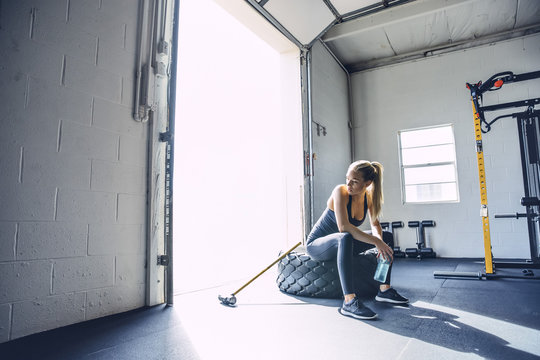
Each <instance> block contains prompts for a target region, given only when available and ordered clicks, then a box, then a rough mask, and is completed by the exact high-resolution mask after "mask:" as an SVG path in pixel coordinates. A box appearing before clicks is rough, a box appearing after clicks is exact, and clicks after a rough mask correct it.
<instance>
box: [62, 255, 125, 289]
mask: <svg viewBox="0 0 540 360" xmlns="http://www.w3.org/2000/svg"><path fill="white" fill-rule="evenodd" d="M114 263H115V258H114V256H108V255H103V256H86V257H80V258H79V257H76V258H69V259H56V260H53V265H54V271H53V284H52V293H53V294H62V293H68V292H74V291H80V290H87V289H98V288H103V287H107V286H112V285H113V284H114V269H115V264H114Z"/></svg>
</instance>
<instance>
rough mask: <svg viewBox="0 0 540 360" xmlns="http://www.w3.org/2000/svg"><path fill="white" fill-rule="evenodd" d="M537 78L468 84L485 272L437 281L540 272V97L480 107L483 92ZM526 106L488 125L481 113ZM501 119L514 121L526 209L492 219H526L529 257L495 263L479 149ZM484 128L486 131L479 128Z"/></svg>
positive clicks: (506, 75)
mask: <svg viewBox="0 0 540 360" xmlns="http://www.w3.org/2000/svg"><path fill="white" fill-rule="evenodd" d="M537 78H540V71H534V72H529V73H525V74H520V75H514V74H513V73H512V72H511V71H505V72H502V73H497V74H495V75H493V76H492V77H490V78H489V79H488V80H487V81H486V82H485V83H482V82H481V81H480V82H479V83H477V84H469V83H467V88H468V89H469V90H470V91H471V102H472V108H473V113H474V130H475V137H476V154H477V160H478V176H479V180H480V198H481V216H482V227H483V238H484V252H485V257H484V265H485V269H484V272H480V271H479V272H448V271H435V272H434V273H433V275H434V276H435V277H436V278H457V279H479V280H481V279H496V278H523V279H537V280H538V279H540V276H535V275H534V273H533V271H532V270H531V269H540V248H539V245H540V244H539V241H540V154H539V152H540V150H539V148H540V145H539V139H540V120H539V116H540V110H535V109H534V106H535V105H540V98H533V99H528V100H522V101H514V102H509V103H504V104H497V105H491V106H482V105H483V104H482V94H483V93H484V92H486V91H495V90H500V89H501V87H502V86H503V85H504V84H508V83H513V82H519V81H526V80H532V79H537ZM525 106H526V107H527V110H526V111H524V112H519V113H512V114H507V115H502V116H498V117H496V118H495V119H493V120H492V121H490V122H487V121H486V119H485V117H484V113H485V112H488V111H495V110H501V109H507V108H514V107H525ZM504 117H513V118H516V120H517V127H518V132H519V145H520V151H521V166H522V172H523V185H524V191H525V196H524V197H523V198H521V205H523V206H525V208H526V213H516V214H511V215H510V214H502V215H495V218H516V219H517V218H523V217H526V218H527V223H528V233H529V244H530V252H531V258H530V259H527V260H522V261H508V260H507V261H494V260H493V254H492V251H491V238H490V232H489V217H488V206H487V184H486V173H485V168H484V153H483V146H482V133H488V132H489V131H490V130H491V125H493V123H495V122H496V121H497V120H499V119H501V118H504ZM482 126H484V127H485V129H484V128H483V127H482ZM497 268H522V269H523V270H522V272H521V274H510V275H507V274H496V269H497Z"/></svg>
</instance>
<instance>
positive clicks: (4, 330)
mask: <svg viewBox="0 0 540 360" xmlns="http://www.w3.org/2000/svg"><path fill="white" fill-rule="evenodd" d="M9 324H11V304H3V305H0V343H2V342H6V341H8V340H9V331H10V326H9Z"/></svg>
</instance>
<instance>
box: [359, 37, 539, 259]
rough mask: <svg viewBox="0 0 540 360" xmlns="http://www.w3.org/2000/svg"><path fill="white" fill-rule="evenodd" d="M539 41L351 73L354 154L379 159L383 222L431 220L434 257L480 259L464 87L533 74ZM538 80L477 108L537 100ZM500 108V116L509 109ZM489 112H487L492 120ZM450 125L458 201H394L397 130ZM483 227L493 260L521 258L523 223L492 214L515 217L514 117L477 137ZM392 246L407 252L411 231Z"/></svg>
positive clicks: (491, 96) (518, 187) (518, 181)
mask: <svg viewBox="0 0 540 360" xmlns="http://www.w3.org/2000/svg"><path fill="white" fill-rule="evenodd" d="M539 45H540V36H539V35H532V36H528V37H525V38H520V39H514V40H510V41H506V42H502V43H497V44H494V45H493V44H492V45H489V46H484V47H478V48H473V49H469V50H466V51H460V52H454V53H450V54H446V55H442V56H437V57H433V58H429V59H425V60H421V61H413V62H408V63H404V64H397V65H394V66H388V67H384V68H380V69H375V70H371V71H365V72H361V73H357V74H355V75H354V76H353V93H354V101H355V103H354V105H355V106H354V111H355V116H356V124H357V126H356V128H355V134H356V145H357V150H356V156H357V157H359V158H368V159H380V161H381V162H382V163H383V165H384V166H385V178H384V191H385V204H384V208H383V220H384V221H398V220H401V221H403V222H405V224H407V222H408V221H411V220H427V219H430V220H435V221H436V223H437V225H436V227H435V228H432V229H429V230H426V232H429V233H430V236H429V239H428V246H431V247H433V248H434V250H435V251H436V252H437V253H438V255H440V256H446V257H483V256H484V244H483V238H482V223H481V218H480V215H479V214H480V194H479V185H478V170H477V161H476V150H475V142H474V124H473V116H472V109H471V104H470V92H469V91H468V90H467V89H466V88H465V83H466V82H474V83H475V82H478V81H485V80H487V79H488V78H489V77H490V76H492V75H494V74H495V73H498V72H502V71H513V72H514V73H515V74H520V73H525V72H529V71H537V70H538V64H539V63H538V59H540V54H539V53H540V46H539ZM539 83H540V81H539V80H532V81H528V82H523V83H514V84H507V85H505V86H504V87H503V89H502V90H500V91H496V92H492V93H486V96H485V97H484V104H486V105H487V104H490V105H491V104H496V103H502V102H509V101H514V100H519V99H525V98H532V97H539V96H540V92H539V91H538V90H539V89H540V87H539V85H538V84H539ZM516 111H517V109H508V110H507V111H505V113H510V112H516ZM495 116H496V114H495V113H489V114H488V121H489V119H493V118H494V117H495ZM449 123H451V124H454V131H455V138H456V155H457V166H458V181H459V192H460V202H459V203H452V204H425V205H420V204H418V205H414V204H406V205H404V204H402V203H401V184H400V170H399V161H398V159H399V158H398V156H399V153H398V151H399V150H398V143H397V132H398V131H399V130H403V129H412V128H417V127H423V126H430V125H437V124H449ZM483 142H484V156H485V167H486V176H487V184H488V203H489V210H490V227H491V236H492V240H493V244H492V249H493V254H494V256H495V257H501V258H505V257H506V258H528V257H529V256H530V253H529V245H528V233H527V228H526V221H525V220H524V219H520V220H515V219H514V220H512V219H494V217H493V215H494V214H496V213H515V212H523V211H524V208H523V207H522V206H521V205H520V204H519V199H520V198H521V197H522V196H523V182H522V175H521V160H520V157H519V143H518V136H517V128H516V120H515V119H506V120H500V121H499V122H497V123H496V124H494V125H493V130H492V131H491V132H490V133H489V134H487V135H486V134H484V135H483ZM396 234H397V237H398V245H400V246H401V247H402V248H407V247H415V242H416V233H415V230H414V229H409V228H407V227H406V228H403V229H397V230H396Z"/></svg>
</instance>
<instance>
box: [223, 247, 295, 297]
mask: <svg viewBox="0 0 540 360" xmlns="http://www.w3.org/2000/svg"><path fill="white" fill-rule="evenodd" d="M300 244H302V242H299V243H298V244H296V245H294V246H293V247H292V248H290V249H289V250H288V251H287V252H286V253H284V254H283V255H281V256H280V257H278V258H277V259H276V261H274V262H273V263H271V264H270V265H268V266H267V267H266V269H264V270H263V271H261V272H260V273H258V274H257V275H256V276H255V277H253V279H251V280H249V281H248V282H247V283H245V284H244V285H242V287H241V288H240V289H238V290H236V291H235V292H233V293H232V294H231V296H229V297H224V296H221V295H218V299H219V301H220V302H221V303H222V304H223V305H227V306H235V305H236V294H238V293H239V292H240V291H242V290H243V289H244V288H245V287H246V286H248V285H249V284H251V283H252V282H253V281H254V280H255V279H256V278H258V277H259V276H261V275H262V274H264V272H265V271H266V270H268V269H270V268H271V267H272V266H274V265H275V264H276V263H277V262H278V261H279V260H281V259H283V258H284V257H285V256H287V255H288V254H289V253H290V252H291V251H293V250H294V249H296V248H297V247H298V246H300Z"/></svg>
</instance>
